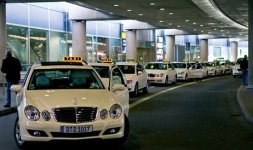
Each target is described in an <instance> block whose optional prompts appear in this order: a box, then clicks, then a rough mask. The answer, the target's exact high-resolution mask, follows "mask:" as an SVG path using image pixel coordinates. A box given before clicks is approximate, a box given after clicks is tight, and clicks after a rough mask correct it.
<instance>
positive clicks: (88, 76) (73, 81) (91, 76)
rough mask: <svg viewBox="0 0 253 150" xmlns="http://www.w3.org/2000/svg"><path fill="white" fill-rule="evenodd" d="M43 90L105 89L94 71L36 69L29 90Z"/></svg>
mask: <svg viewBox="0 0 253 150" xmlns="http://www.w3.org/2000/svg"><path fill="white" fill-rule="evenodd" d="M41 89H104V86H103V84H102V82H101V80H100V79H99V77H98V76H97V74H96V72H95V71H94V70H92V69H58V68H57V69H36V70H34V71H33V73H32V75H31V79H30V81H29V84H28V90H41Z"/></svg>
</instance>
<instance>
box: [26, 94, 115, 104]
mask: <svg viewBox="0 0 253 150" xmlns="http://www.w3.org/2000/svg"><path fill="white" fill-rule="evenodd" d="M26 96H27V105H34V106H36V107H38V108H40V107H41V108H46V109H50V108H56V107H86V106H87V107H99V108H101V107H102V108H103V107H106V106H108V105H109V104H114V103H115V99H114V98H113V95H112V94H111V93H110V92H109V91H108V90H101V89H100V90H93V89H91V90H81V89H77V90H30V91H27V93H26ZM109 107H110V106H109Z"/></svg>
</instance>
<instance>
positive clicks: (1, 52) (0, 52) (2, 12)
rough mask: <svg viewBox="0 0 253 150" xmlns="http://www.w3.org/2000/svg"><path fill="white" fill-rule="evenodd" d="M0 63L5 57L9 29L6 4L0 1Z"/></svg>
mask: <svg viewBox="0 0 253 150" xmlns="http://www.w3.org/2000/svg"><path fill="white" fill-rule="evenodd" d="M0 35H1V38H0V63H2V61H3V59H4V58H5V50H6V45H7V39H6V38H7V31H6V4H5V3H2V2H1V3H0Z"/></svg>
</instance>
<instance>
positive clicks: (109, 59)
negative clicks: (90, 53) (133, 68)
mask: <svg viewBox="0 0 253 150" xmlns="http://www.w3.org/2000/svg"><path fill="white" fill-rule="evenodd" d="M101 62H102V63H111V62H112V59H111V58H102V59H101Z"/></svg>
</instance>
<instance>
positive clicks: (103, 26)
mask: <svg viewBox="0 0 253 150" xmlns="http://www.w3.org/2000/svg"><path fill="white" fill-rule="evenodd" d="M97 35H101V36H109V23H108V22H102V21H98V22H97Z"/></svg>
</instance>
